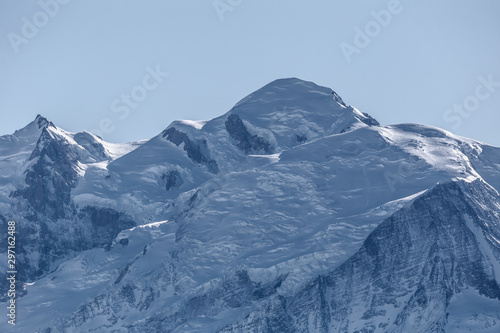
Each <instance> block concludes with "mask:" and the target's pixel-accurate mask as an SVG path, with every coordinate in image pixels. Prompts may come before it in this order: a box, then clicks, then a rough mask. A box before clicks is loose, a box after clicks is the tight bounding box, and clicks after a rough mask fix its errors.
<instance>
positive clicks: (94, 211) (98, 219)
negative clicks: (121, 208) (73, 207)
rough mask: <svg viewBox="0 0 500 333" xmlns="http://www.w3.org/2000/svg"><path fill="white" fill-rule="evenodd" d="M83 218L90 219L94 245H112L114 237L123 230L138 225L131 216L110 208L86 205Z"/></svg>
mask: <svg viewBox="0 0 500 333" xmlns="http://www.w3.org/2000/svg"><path fill="white" fill-rule="evenodd" d="M80 215H81V216H80V217H81V218H83V219H88V220H90V223H91V225H92V239H91V240H92V245H93V247H103V246H110V245H111V243H112V241H113V239H114V238H115V237H116V236H117V235H118V234H119V233H120V232H121V231H123V230H125V229H130V228H132V227H135V226H136V223H135V221H134V220H132V218H131V217H130V216H128V215H127V214H125V213H122V212H118V211H116V210H114V209H110V208H99V207H89V206H87V207H85V208H83V209H82V210H81V214H80Z"/></svg>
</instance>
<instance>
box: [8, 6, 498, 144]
mask: <svg viewBox="0 0 500 333" xmlns="http://www.w3.org/2000/svg"><path fill="white" fill-rule="evenodd" d="M55 1H57V0H41V1H28V0H24V1H15V0H4V1H1V2H0V36H1V38H0V57H1V58H0V60H1V62H0V74H1V77H2V80H1V81H0V110H1V115H2V121H1V122H0V134H8V133H12V132H13V131H14V130H15V129H18V128H20V127H23V126H24V125H25V124H27V123H28V122H30V121H31V120H33V119H34V118H35V116H36V114H38V113H40V114H43V115H44V116H46V117H47V118H49V119H50V120H52V121H53V122H54V123H55V124H56V125H58V126H60V127H62V128H64V129H67V130H70V131H81V130H89V131H92V130H94V129H99V126H100V124H101V126H102V125H104V127H103V128H104V129H105V132H108V133H103V132H102V131H101V133H99V134H102V136H103V137H104V139H106V140H108V141H111V142H124V141H132V140H139V139H144V138H150V137H152V136H154V135H156V134H157V133H159V132H160V131H161V130H163V129H164V128H165V127H167V126H168V125H169V123H170V122H171V121H173V120H175V119H210V118H213V117H216V116H219V115H221V114H223V113H225V112H226V111H228V110H229V109H230V108H231V107H232V106H233V105H234V104H235V103H236V102H237V101H238V100H240V99H241V98H243V97H244V96H246V95H247V94H249V93H251V92H252V91H254V90H256V89H258V88H260V87H261V86H263V85H265V84H267V83H269V82H270V81H273V80H275V79H278V78H284V77H299V78H301V79H304V80H308V81H314V82H316V83H317V84H320V85H324V86H328V87H331V88H332V89H333V90H335V91H336V92H337V93H338V94H339V95H340V96H341V97H342V98H343V99H344V101H345V102H346V103H348V104H351V105H353V106H355V107H357V108H358V109H360V110H361V111H363V112H368V113H370V114H371V115H372V116H373V117H375V118H376V119H378V120H379V121H380V122H381V123H383V124H393V123H403V122H416V123H424V124H429V125H435V126H439V127H442V128H445V129H447V130H450V131H452V132H454V133H457V134H460V135H464V136H468V137H472V138H475V139H478V140H482V141H485V142H487V143H490V144H493V145H497V146H500V135H498V132H499V131H498V126H499V124H500V112H499V111H500V20H499V17H500V1H497V0H483V1H472V0H470V1H464V0H462V1H460V0H447V1H430V0H423V1H417V0H400V1H399V4H398V3H397V0H390V1H335V0H316V1H314V0H313V1H294V0H274V1H269V0H218V1H213V0H198V1H189V0H182V1H181V0H177V1H171V0H170V1H169V0H162V1H160V0H157V1H125V0H108V1H103V0H85V1H78V0H72V1H68V0H64V1H63V0H59V1H60V3H66V4H60V5H59V8H55V7H54V6H53V5H52V6H48V7H47V6H45V7H46V9H45V11H47V12H50V11H53V13H50V14H52V16H50V15H48V14H44V12H43V11H42V10H43V9H42V6H41V5H40V4H44V3H47V4H50V3H52V4H53V3H54V2H55ZM214 3H215V4H218V6H219V7H218V10H219V12H217V9H216V7H215V6H214ZM229 9H231V10H229ZM223 10H226V11H223ZM382 10H383V11H389V10H390V11H389V13H391V11H392V13H391V14H390V15H391V17H390V22H382V23H383V24H381V23H377V21H376V19H375V17H374V14H373V12H372V11H375V12H376V13H380V11H382ZM24 18H25V19H24ZM221 18H223V20H221ZM382 19H386V21H388V19H387V17H383V18H382ZM379 20H381V19H380V18H379ZM32 24H37V25H38V26H39V27H36V25H34V28H35V29H37V30H38V31H30V29H29V28H30V25H32ZM31 28H33V26H31ZM358 28H359V30H362V31H366V29H368V34H369V35H371V37H370V36H368V38H369V43H367V41H366V40H362V39H363V37H359V36H357V40H356V41H355V38H356V34H358V33H357V32H356V31H359V30H357V29H358ZM365 38H366V37H365ZM356 42H357V43H356ZM363 43H365V44H368V45H363ZM347 45H350V46H347ZM343 48H344V51H343ZM354 48H357V50H356V52H355V53H352V52H354V51H353V49H354ZM346 50H350V52H351V53H352V54H350V56H348V57H346V56H345V54H344V53H346V52H347V51H346ZM16 51H17V52H16ZM348 58H349V59H348ZM348 60H350V61H348ZM157 68H158V70H159V71H160V72H168V76H166V77H164V76H163V74H160V77H159V78H158V80H157V81H155V80H154V79H153V78H152V77H149V76H148V75H150V74H148V73H149V72H151V71H155V70H156V69H157ZM481 78H482V79H481ZM488 81H493V83H491V82H490V83H488ZM485 82H486V83H485ZM146 88H147V89H146ZM132 92H133V93H134V94H135V98H136V101H133V100H131V101H129V103H130V104H129V106H126V105H127V104H125V103H126V102H125V101H124V100H122V94H131V93H132ZM145 94H147V95H145ZM454 104H457V105H458V106H457V108H456V109H453V107H454ZM460 107H461V108H462V111H459V108H460ZM447 110H449V111H447ZM114 111H116V112H114ZM445 118H446V119H447V121H446V119H445Z"/></svg>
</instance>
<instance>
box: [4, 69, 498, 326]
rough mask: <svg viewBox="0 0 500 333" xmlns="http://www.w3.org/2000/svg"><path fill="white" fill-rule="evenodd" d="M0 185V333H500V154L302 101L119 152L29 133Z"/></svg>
mask: <svg viewBox="0 0 500 333" xmlns="http://www.w3.org/2000/svg"><path fill="white" fill-rule="evenodd" d="M0 170H1V172H2V176H1V177H0V225H1V226H2V228H4V229H3V230H7V221H10V220H15V221H16V225H17V237H18V242H17V246H18V247H17V249H16V253H17V260H18V262H19V264H18V267H17V270H18V274H17V279H18V288H19V290H18V293H17V298H18V302H17V306H18V308H17V311H18V321H17V325H16V326H12V325H9V324H7V322H6V320H5V321H1V322H0V330H1V331H2V332H4V331H5V332H469V331H473V332H497V331H499V329H500V226H499V221H500V196H499V194H498V190H499V189H500V149H499V148H496V147H491V146H488V145H485V144H483V143H481V142H477V141H474V140H471V139H466V138H462V137H458V136H455V135H453V134H452V133H449V132H447V131H444V130H441V129H439V128H435V127H431V126H425V125H418V124H400V125H381V124H379V123H378V122H377V121H376V120H375V119H374V118H372V117H371V116H370V115H368V114H367V113H363V112H360V111H359V110H357V109H356V108H354V107H352V106H349V105H348V104H346V103H345V102H344V101H343V100H342V99H341V97H340V96H339V95H338V94H337V93H335V92H334V91H333V90H331V89H329V88H325V87H321V86H318V85H316V84H314V83H312V82H306V81H302V80H300V79H296V78H291V79H281V80H276V81H274V82H271V83H270V84H268V85H266V86H264V87H263V88H261V89H259V90H257V91H255V92H254V93H252V94H250V95H248V96H247V97H245V98H243V99H242V100H241V101H239V102H238V103H237V104H236V105H235V106H234V107H233V108H232V109H231V110H229V111H228V112H227V113H225V114H223V115H222V116H220V117H217V118H214V119H211V120H206V121H189V120H179V121H175V122H173V123H172V124H170V125H169V126H168V127H166V129H165V130H164V131H162V132H161V133H159V134H158V135H156V136H155V137H153V138H152V139H150V140H145V141H141V142H135V143H127V144H111V143H107V142H105V141H104V140H102V139H101V138H99V137H97V136H95V135H93V134H91V133H88V132H80V133H71V132H67V131H65V130H63V129H61V128H59V127H57V126H56V125H55V124H54V123H52V122H50V121H49V120H47V119H45V118H44V117H42V116H37V117H36V119H35V120H34V121H33V122H31V123H30V124H28V125H27V126H26V127H24V128H23V129H21V130H18V131H16V132H15V133H14V134H12V135H5V136H1V137H0ZM0 243H1V244H2V245H1V247H0V248H1V250H0V251H6V249H7V243H6V239H4V240H1V241H0ZM1 256H2V258H3V259H1V260H0V262H1V265H2V266H0V269H1V270H2V272H4V273H5V272H6V271H7V267H6V263H7V258H6V253H5V252H1ZM7 283H8V281H6V280H5V279H4V280H2V281H1V282H0V288H1V289H2V293H1V295H2V296H1V297H0V301H1V302H3V303H2V306H4V305H6V303H5V302H7V301H8V299H7V292H6V291H7V289H8V285H7Z"/></svg>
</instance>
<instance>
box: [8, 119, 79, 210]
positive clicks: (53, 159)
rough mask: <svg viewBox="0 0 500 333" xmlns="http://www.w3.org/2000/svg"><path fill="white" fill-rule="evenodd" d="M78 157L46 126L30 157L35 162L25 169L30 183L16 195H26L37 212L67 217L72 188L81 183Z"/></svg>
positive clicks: (14, 194)
mask: <svg viewBox="0 0 500 333" xmlns="http://www.w3.org/2000/svg"><path fill="white" fill-rule="evenodd" d="M78 159H79V156H78V155H77V154H76V153H75V152H74V151H73V150H72V149H71V146H70V145H69V144H68V143H66V142H63V141H61V140H57V139H54V138H53V137H52V135H51V134H50V133H49V131H48V130H47V129H46V128H44V129H43V131H42V134H41V135H40V138H39V139H38V142H37V145H36V148H35V149H34V150H33V152H32V154H31V156H30V158H29V160H30V161H33V160H35V163H34V164H33V165H32V166H31V167H30V168H29V169H28V170H26V172H25V173H26V178H25V182H26V185H27V187H25V188H24V189H22V190H18V191H15V192H14V193H12V195H13V196H14V197H19V196H20V197H23V198H24V199H26V200H27V201H28V202H29V203H30V204H31V206H32V207H33V209H34V210H35V211H36V212H39V213H42V214H44V215H45V216H47V217H49V218H52V219H59V218H64V217H65V216H66V210H67V209H69V208H70V203H71V189H73V188H74V187H75V186H76V184H77V179H78V174H77V172H76V170H75V165H76V163H77V161H78Z"/></svg>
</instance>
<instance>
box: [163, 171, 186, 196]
mask: <svg viewBox="0 0 500 333" xmlns="http://www.w3.org/2000/svg"><path fill="white" fill-rule="evenodd" d="M161 182H162V184H163V186H165V189H166V190H167V191H170V190H171V189H173V188H179V187H180V186H181V185H182V183H183V180H182V177H181V174H180V172H179V171H177V170H172V171H169V172H167V173H164V174H162V175H161Z"/></svg>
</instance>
